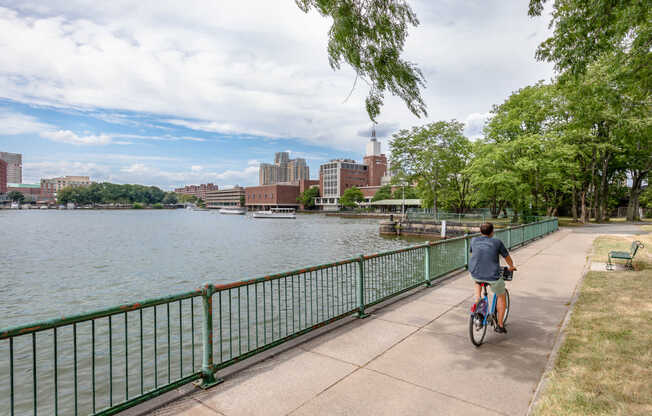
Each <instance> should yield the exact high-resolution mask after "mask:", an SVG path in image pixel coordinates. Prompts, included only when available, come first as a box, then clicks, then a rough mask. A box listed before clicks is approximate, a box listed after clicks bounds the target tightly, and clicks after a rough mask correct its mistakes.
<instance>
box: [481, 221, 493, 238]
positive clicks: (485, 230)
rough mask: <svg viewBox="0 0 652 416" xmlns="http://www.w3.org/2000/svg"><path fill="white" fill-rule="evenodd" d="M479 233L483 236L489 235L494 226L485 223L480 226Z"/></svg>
mask: <svg viewBox="0 0 652 416" xmlns="http://www.w3.org/2000/svg"><path fill="white" fill-rule="evenodd" d="M480 232H481V233H482V234H484V235H491V233H493V232H494V225H493V224H492V223H490V222H485V223H484V224H482V225H481V226H480Z"/></svg>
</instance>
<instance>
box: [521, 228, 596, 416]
mask: <svg viewBox="0 0 652 416" xmlns="http://www.w3.org/2000/svg"><path fill="white" fill-rule="evenodd" d="M598 237H599V235H598V236H596V238H598ZM593 241H595V239H594V240H593ZM593 241H592V242H591V251H590V252H589V254H588V255H587V256H586V262H585V264H584V269H582V277H580V280H579V281H578V282H577V285H576V286H575V289H574V290H573V296H572V297H571V301H570V305H569V307H568V310H567V311H566V316H565V317H564V320H563V322H562V324H561V327H560V328H559V332H558V333H557V338H556V339H555V344H554V345H553V347H552V351H551V352H550V355H549V356H548V362H547V363H546V368H545V370H544V371H543V374H542V375H541V379H540V380H539V383H538V384H537V388H536V389H535V390H534V395H533V396H532V400H531V401H530V405H529V406H528V409H527V412H526V413H525V415H526V416H530V415H532V412H533V410H534V408H535V406H536V404H537V403H538V401H539V399H540V398H541V395H542V393H543V392H544V391H545V389H546V387H547V386H548V382H549V381H550V373H551V372H552V370H553V369H554V367H555V363H556V362H557V357H559V349H560V348H561V346H562V344H563V343H564V342H565V341H566V336H567V333H566V327H567V326H568V324H569V322H570V319H571V316H572V315H573V309H574V308H575V303H576V302H577V299H578V298H579V295H580V289H581V287H582V283H584V278H585V277H586V275H587V273H588V272H589V271H590V270H591V255H592V254H593Z"/></svg>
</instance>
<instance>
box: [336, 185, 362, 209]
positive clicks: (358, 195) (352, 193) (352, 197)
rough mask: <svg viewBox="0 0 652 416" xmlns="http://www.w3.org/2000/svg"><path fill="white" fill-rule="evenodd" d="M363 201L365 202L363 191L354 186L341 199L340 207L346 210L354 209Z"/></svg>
mask: <svg viewBox="0 0 652 416" xmlns="http://www.w3.org/2000/svg"><path fill="white" fill-rule="evenodd" d="M362 201H364V195H363V194H362V191H361V190H360V189H359V188H357V187H355V186H352V187H351V188H349V189H347V190H346V191H344V193H343V194H342V197H341V198H340V205H342V206H343V207H345V208H353V207H355V206H357V205H358V203H359V202H362Z"/></svg>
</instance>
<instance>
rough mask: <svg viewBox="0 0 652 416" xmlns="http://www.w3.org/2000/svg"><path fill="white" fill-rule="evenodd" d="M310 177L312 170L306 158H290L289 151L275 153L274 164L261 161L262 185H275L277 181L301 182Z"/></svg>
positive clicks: (260, 177)
mask: <svg viewBox="0 0 652 416" xmlns="http://www.w3.org/2000/svg"><path fill="white" fill-rule="evenodd" d="M304 179H310V170H309V168H308V165H307V164H306V160H305V159H302V158H296V159H290V154H289V153H288V152H278V153H276V154H275V155H274V164H271V163H261V164H260V168H259V171H258V183H259V184H260V185H273V184H277V183H294V184H296V183H299V181H301V180H304Z"/></svg>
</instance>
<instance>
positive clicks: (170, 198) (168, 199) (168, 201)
mask: <svg viewBox="0 0 652 416" xmlns="http://www.w3.org/2000/svg"><path fill="white" fill-rule="evenodd" d="M177 202H178V198H177V194H175V193H174V192H168V193H166V194H165V197H164V198H163V204H165V205H174V204H176V203H177Z"/></svg>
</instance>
